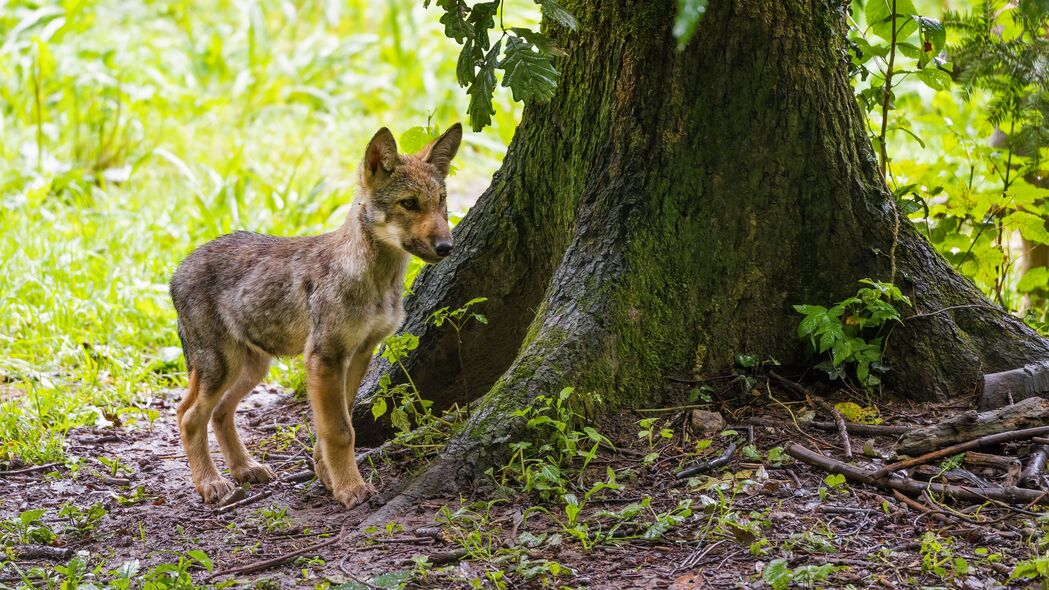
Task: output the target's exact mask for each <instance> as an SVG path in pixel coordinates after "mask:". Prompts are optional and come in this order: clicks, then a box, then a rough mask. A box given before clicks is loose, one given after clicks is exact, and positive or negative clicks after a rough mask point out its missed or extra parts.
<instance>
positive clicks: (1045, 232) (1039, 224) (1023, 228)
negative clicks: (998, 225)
mask: <svg viewBox="0 0 1049 590" xmlns="http://www.w3.org/2000/svg"><path fill="white" fill-rule="evenodd" d="M1002 223H1003V224H1004V225H1006V226H1007V227H1011V228H1016V229H1018V230H1020V235H1022V236H1023V237H1024V239H1026V240H1030V241H1032V242H1038V243H1039V244H1049V229H1046V222H1045V220H1044V219H1042V218H1041V217H1040V216H1038V215H1035V214H1034V213H1028V212H1027V211H1014V212H1012V213H1010V214H1009V215H1006V216H1005V219H1003V220H1002Z"/></svg>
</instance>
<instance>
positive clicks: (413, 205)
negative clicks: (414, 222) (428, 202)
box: [400, 199, 419, 211]
mask: <svg viewBox="0 0 1049 590" xmlns="http://www.w3.org/2000/svg"><path fill="white" fill-rule="evenodd" d="M400 205H401V207H404V208H405V209H407V210H409V211H415V210H416V209H418V208H419V201H416V200H415V199H401V201H400Z"/></svg>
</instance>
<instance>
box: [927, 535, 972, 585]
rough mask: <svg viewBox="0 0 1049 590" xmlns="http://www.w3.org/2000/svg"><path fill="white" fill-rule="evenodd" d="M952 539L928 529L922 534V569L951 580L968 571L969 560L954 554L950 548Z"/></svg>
mask: <svg viewBox="0 0 1049 590" xmlns="http://www.w3.org/2000/svg"><path fill="white" fill-rule="evenodd" d="M953 545H954V539H953V538H951V537H941V536H939V535H937V534H936V533H934V532H932V531H929V532H927V533H925V534H924V535H923V536H922V539H921V549H920V550H919V552H920V553H921V556H922V571H923V572H925V573H927V574H933V575H935V576H936V577H938V578H940V579H943V580H953V579H955V578H960V577H963V576H965V575H967V574H968V573H969V562H968V561H966V559H965V558H964V557H961V556H955V555H954V551H953V550H952V549H951V548H952V546H953Z"/></svg>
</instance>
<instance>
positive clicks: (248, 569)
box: [204, 516, 351, 582]
mask: <svg viewBox="0 0 1049 590" xmlns="http://www.w3.org/2000/svg"><path fill="white" fill-rule="evenodd" d="M350 518H351V517H349V516H347V517H346V519H345V520H344V521H343V524H342V529H340V530H339V534H338V535H335V536H334V537H332V538H330V539H327V540H324V541H321V542H320V543H314V544H313V545H310V546H308V547H303V548H302V549H298V550H296V551H292V552H291V553H285V554H283V555H278V556H276V557H274V558H271V559H267V560H265V561H260V562H258V563H252V564H249V565H243V566H241V567H237V568H233V569H231V570H226V571H218V572H215V573H213V574H211V575H210V576H208V577H207V578H205V580H204V581H206V582H207V581H211V580H213V579H215V578H218V577H221V576H235V575H243V574H253V573H255V572H261V571H265V570H268V569H270V568H272V567H277V566H278V565H283V564H285V563H288V562H289V561H292V560H294V559H295V558H296V557H299V556H301V555H305V554H307V553H313V552H315V551H317V550H319V549H323V548H325V547H328V546H330V545H334V544H336V543H338V542H339V541H342V540H343V539H345V538H346V533H347V532H348V531H349V530H350V526H349V524H350Z"/></svg>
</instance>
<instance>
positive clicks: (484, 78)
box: [466, 40, 502, 131]
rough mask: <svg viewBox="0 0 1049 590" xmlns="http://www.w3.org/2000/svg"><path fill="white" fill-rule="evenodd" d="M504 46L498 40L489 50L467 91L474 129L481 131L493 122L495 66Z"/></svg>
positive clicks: (469, 111) (468, 110)
mask: <svg viewBox="0 0 1049 590" xmlns="http://www.w3.org/2000/svg"><path fill="white" fill-rule="evenodd" d="M501 48H502V40H499V41H496V42H495V45H494V46H493V47H492V48H491V49H490V50H488V54H487V55H485V57H484V61H482V62H481V68H480V70H478V71H477V75H476V77H475V78H474V81H473V83H471V84H470V88H469V89H467V91H466V93H467V94H469V95H470V106H469V107H468V108H467V110H466V112H467V114H468V115H469V116H470V127H472V128H473V130H474V131H480V130H482V129H484V128H485V127H487V126H488V125H490V124H491V123H492V115H494V114H495V108H494V107H492V95H493V94H494V93H495V68H496V65H497V64H498V62H499V50H500V49H501Z"/></svg>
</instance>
